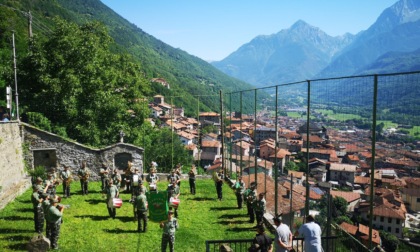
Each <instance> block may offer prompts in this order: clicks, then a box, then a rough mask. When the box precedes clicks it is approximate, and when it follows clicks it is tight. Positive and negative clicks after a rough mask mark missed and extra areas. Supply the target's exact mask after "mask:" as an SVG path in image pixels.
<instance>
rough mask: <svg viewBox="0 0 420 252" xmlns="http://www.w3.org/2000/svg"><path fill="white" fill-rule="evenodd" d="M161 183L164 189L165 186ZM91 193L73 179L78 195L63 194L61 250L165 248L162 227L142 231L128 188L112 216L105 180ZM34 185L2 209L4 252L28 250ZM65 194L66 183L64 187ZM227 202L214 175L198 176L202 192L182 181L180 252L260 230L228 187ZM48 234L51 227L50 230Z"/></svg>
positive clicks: (0, 228)
mask: <svg viewBox="0 0 420 252" xmlns="http://www.w3.org/2000/svg"><path fill="white" fill-rule="evenodd" d="M166 185H167V183H166V182H161V183H160V184H159V188H165V186H166ZM89 186H90V194H89V195H87V196H82V195H80V185H79V183H73V184H72V191H73V192H74V193H73V196H72V198H70V199H63V202H62V203H63V204H66V205H67V204H69V205H70V208H69V209H66V210H65V212H64V223H63V224H62V228H61V235H60V239H59V241H58V244H59V247H60V251H159V250H160V242H161V235H162V230H161V229H160V228H159V225H158V223H155V222H149V226H148V231H147V232H146V233H137V232H136V229H137V223H136V222H134V220H133V208H132V205H131V204H130V203H128V200H129V194H125V193H122V194H121V196H122V198H123V200H124V204H123V206H122V208H121V209H118V210H117V217H116V219H111V218H109V217H108V212H107V209H106V205H105V203H104V199H103V198H102V196H101V194H100V193H99V189H100V183H90V184H89ZM30 191H31V190H28V191H27V192H25V193H24V194H23V195H21V196H20V197H18V198H17V199H16V200H15V201H14V202H12V203H10V204H9V205H8V206H7V207H6V208H5V209H3V210H1V211H0V251H12V250H13V251H19V250H20V251H24V250H26V249H25V248H26V244H27V242H28V241H29V240H30V239H31V237H32V236H33V235H34V231H33V230H34V227H33V226H34V225H33V213H32V204H31V202H30V195H31V192H30ZM58 193H59V194H61V193H62V187H61V186H60V187H59V189H58ZM223 193H224V194H223V196H224V198H223V201H218V200H216V198H217V197H216V189H215V186H214V182H213V181H212V180H197V194H196V195H190V194H189V187H188V181H182V184H181V203H180V208H179V224H180V228H179V230H178V231H177V233H176V242H175V250H176V251H205V241H206V240H218V239H247V238H252V237H254V235H255V231H254V229H253V228H252V226H253V225H255V224H250V223H248V222H247V221H248V218H247V216H246V210H245V209H237V208H236V197H235V195H234V193H233V192H232V190H231V189H229V187H228V186H227V185H224V186H223ZM44 234H45V232H44Z"/></svg>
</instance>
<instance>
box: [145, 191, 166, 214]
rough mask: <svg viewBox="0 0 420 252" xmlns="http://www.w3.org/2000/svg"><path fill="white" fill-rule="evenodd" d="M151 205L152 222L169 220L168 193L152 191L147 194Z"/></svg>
mask: <svg viewBox="0 0 420 252" xmlns="http://www.w3.org/2000/svg"><path fill="white" fill-rule="evenodd" d="M146 197H147V201H148V203H149V219H150V220H151V221H156V222H160V221H164V220H167V219H168V211H169V207H168V192H167V191H159V192H156V191H150V192H147V193H146Z"/></svg>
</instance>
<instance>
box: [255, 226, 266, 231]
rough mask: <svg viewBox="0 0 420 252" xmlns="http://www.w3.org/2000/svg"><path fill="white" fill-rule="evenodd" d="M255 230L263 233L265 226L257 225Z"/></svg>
mask: <svg viewBox="0 0 420 252" xmlns="http://www.w3.org/2000/svg"><path fill="white" fill-rule="evenodd" d="M257 230H259V231H261V232H264V231H265V226H264V224H259V225H257Z"/></svg>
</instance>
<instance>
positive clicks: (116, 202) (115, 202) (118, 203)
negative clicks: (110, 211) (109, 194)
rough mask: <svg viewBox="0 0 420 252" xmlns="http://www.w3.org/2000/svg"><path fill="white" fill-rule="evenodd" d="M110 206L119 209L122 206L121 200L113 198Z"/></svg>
mask: <svg viewBox="0 0 420 252" xmlns="http://www.w3.org/2000/svg"><path fill="white" fill-rule="evenodd" d="M112 205H113V206H114V207H115V208H120V207H121V206H122V199H120V198H113V199H112Z"/></svg>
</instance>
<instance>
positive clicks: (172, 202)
mask: <svg viewBox="0 0 420 252" xmlns="http://www.w3.org/2000/svg"><path fill="white" fill-rule="evenodd" d="M179 201H180V200H179V199H175V198H173V197H171V198H170V199H169V206H170V207H174V208H178V206H179Z"/></svg>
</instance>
